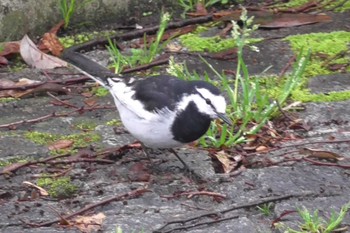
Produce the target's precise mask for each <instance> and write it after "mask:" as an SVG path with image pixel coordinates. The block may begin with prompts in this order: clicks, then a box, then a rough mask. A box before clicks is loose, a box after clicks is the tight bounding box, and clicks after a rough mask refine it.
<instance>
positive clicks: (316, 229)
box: [279, 202, 350, 233]
mask: <svg viewBox="0 0 350 233" xmlns="http://www.w3.org/2000/svg"><path fill="white" fill-rule="evenodd" d="M349 208H350V202H349V203H347V204H345V205H344V206H343V207H342V208H341V209H340V211H339V213H335V212H334V211H333V212H332V213H331V216H330V218H329V219H328V221H326V220H324V219H323V218H322V217H320V216H319V214H318V210H315V211H314V212H313V213H310V211H309V210H307V209H306V208H305V207H304V208H303V209H300V210H298V213H299V215H300V217H301V218H302V220H303V222H301V223H300V224H299V230H294V229H292V228H290V227H288V228H287V229H286V231H285V232H286V233H331V232H335V231H336V230H337V228H338V227H339V225H340V224H341V223H342V221H343V220H344V218H345V216H346V215H347V213H348V211H349ZM279 228H284V225H283V224H282V225H280V226H279Z"/></svg>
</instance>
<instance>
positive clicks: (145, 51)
mask: <svg viewBox="0 0 350 233" xmlns="http://www.w3.org/2000/svg"><path fill="white" fill-rule="evenodd" d="M169 21H170V14H169V13H164V14H162V16H161V22H160V26H159V29H158V32H157V35H156V38H155V40H154V41H153V42H150V43H149V45H148V46H147V39H146V35H144V43H143V48H141V49H131V50H130V51H131V54H132V55H131V56H126V55H123V54H122V53H121V52H120V51H119V49H118V48H117V46H116V45H115V44H114V43H113V42H112V40H110V39H109V40H108V41H109V45H108V46H107V49H108V51H109V53H110V54H111V56H112V59H113V66H114V68H115V73H117V74H119V73H120V72H121V71H122V70H123V69H124V68H125V67H127V66H129V67H134V66H137V65H143V64H148V63H150V62H152V61H153V60H154V58H155V57H156V56H157V54H159V52H160V51H161V50H162V48H163V46H164V44H163V45H161V40H162V37H163V35H164V32H165V29H166V27H167V25H168V22H169Z"/></svg>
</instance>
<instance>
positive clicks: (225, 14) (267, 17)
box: [213, 10, 332, 29]
mask: <svg viewBox="0 0 350 233" xmlns="http://www.w3.org/2000/svg"><path fill="white" fill-rule="evenodd" d="M240 15H241V10H233V11H222V12H216V13H214V15H213V17H214V20H216V21H231V20H235V21H238V20H239V19H240ZM251 16H254V23H255V24H258V25H259V28H270V29H272V28H283V27H295V26H301V25H307V24H314V23H324V22H331V21H332V18H331V17H330V16H328V15H325V14H319V15H312V14H306V13H293V14H292V13H274V12H270V11H250V12H248V17H251Z"/></svg>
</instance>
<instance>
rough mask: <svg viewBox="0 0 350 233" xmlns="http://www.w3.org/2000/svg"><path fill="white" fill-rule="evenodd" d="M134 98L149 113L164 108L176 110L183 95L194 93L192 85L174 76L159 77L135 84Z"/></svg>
mask: <svg viewBox="0 0 350 233" xmlns="http://www.w3.org/2000/svg"><path fill="white" fill-rule="evenodd" d="M132 85H133V90H134V91H135V94H134V95H133V98H134V99H135V100H138V101H141V102H142V104H143V105H144V108H145V110H147V111H157V110H161V109H163V108H168V109H169V110H174V109H175V107H176V104H177V102H178V101H180V100H181V98H182V97H183V95H185V94H191V93H192V92H193V87H192V85H189V83H188V82H187V81H183V80H180V79H178V78H176V77H174V76H169V75H159V76H153V77H149V78H146V79H142V80H137V81H135V82H134V83H133V84H132Z"/></svg>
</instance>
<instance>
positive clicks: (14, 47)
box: [0, 41, 20, 57]
mask: <svg viewBox="0 0 350 233" xmlns="http://www.w3.org/2000/svg"><path fill="white" fill-rule="evenodd" d="M19 44H20V42H19V41H11V42H4V43H1V46H0V47H1V48H2V49H1V50H0V56H3V57H4V56H8V55H11V54H16V53H19Z"/></svg>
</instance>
